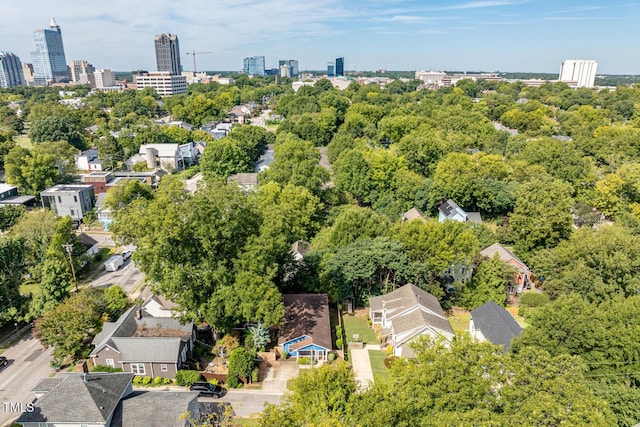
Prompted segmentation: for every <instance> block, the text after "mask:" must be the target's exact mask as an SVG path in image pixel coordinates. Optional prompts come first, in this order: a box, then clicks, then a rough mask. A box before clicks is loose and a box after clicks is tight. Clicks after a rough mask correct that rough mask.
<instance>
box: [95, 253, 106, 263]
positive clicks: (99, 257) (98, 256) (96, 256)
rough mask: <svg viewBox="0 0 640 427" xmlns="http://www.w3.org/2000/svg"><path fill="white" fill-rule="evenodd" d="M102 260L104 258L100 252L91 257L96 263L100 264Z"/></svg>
mask: <svg viewBox="0 0 640 427" xmlns="http://www.w3.org/2000/svg"><path fill="white" fill-rule="evenodd" d="M102 258H104V256H103V255H102V252H97V253H95V254H94V255H93V259H94V260H95V261H96V262H100V261H102Z"/></svg>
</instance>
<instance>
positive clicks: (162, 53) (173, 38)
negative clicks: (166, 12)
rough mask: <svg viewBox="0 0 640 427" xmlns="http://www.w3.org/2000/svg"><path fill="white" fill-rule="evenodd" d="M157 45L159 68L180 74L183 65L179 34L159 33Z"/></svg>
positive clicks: (156, 38)
mask: <svg viewBox="0 0 640 427" xmlns="http://www.w3.org/2000/svg"><path fill="white" fill-rule="evenodd" d="M155 45H156V65H157V70H158V71H167V72H169V73H171V75H174V76H179V75H180V74H181V73H182V65H181V64H180V44H179V43H178V36H177V35H175V34H170V33H163V34H158V35H156V37H155Z"/></svg>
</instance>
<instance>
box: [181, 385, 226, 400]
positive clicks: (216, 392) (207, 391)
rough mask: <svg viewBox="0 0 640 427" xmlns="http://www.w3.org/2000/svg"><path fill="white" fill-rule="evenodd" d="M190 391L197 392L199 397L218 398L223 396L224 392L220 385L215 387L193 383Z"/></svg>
mask: <svg viewBox="0 0 640 427" xmlns="http://www.w3.org/2000/svg"><path fill="white" fill-rule="evenodd" d="M189 390H191V391H197V392H198V396H211V397H216V398H219V397H220V396H222V393H223V391H224V390H223V388H222V387H220V386H219V385H213V384H211V383H193V385H192V386H191V387H190V388H189Z"/></svg>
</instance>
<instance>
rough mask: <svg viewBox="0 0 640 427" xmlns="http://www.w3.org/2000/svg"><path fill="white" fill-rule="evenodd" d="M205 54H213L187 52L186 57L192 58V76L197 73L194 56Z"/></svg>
mask: <svg viewBox="0 0 640 427" xmlns="http://www.w3.org/2000/svg"><path fill="white" fill-rule="evenodd" d="M207 53H213V52H196V51H195V50H192V51H191V52H187V55H191V56H193V74H195V73H197V72H198V71H197V69H196V55H204V54H207Z"/></svg>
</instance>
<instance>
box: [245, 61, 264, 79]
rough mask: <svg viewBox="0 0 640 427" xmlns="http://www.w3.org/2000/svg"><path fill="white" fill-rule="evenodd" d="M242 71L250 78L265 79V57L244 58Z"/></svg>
mask: <svg viewBox="0 0 640 427" xmlns="http://www.w3.org/2000/svg"><path fill="white" fill-rule="evenodd" d="M242 71H244V73H245V74H246V75H248V76H259V77H264V76H265V72H264V56H250V57H248V58H244V62H243V67H242Z"/></svg>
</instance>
